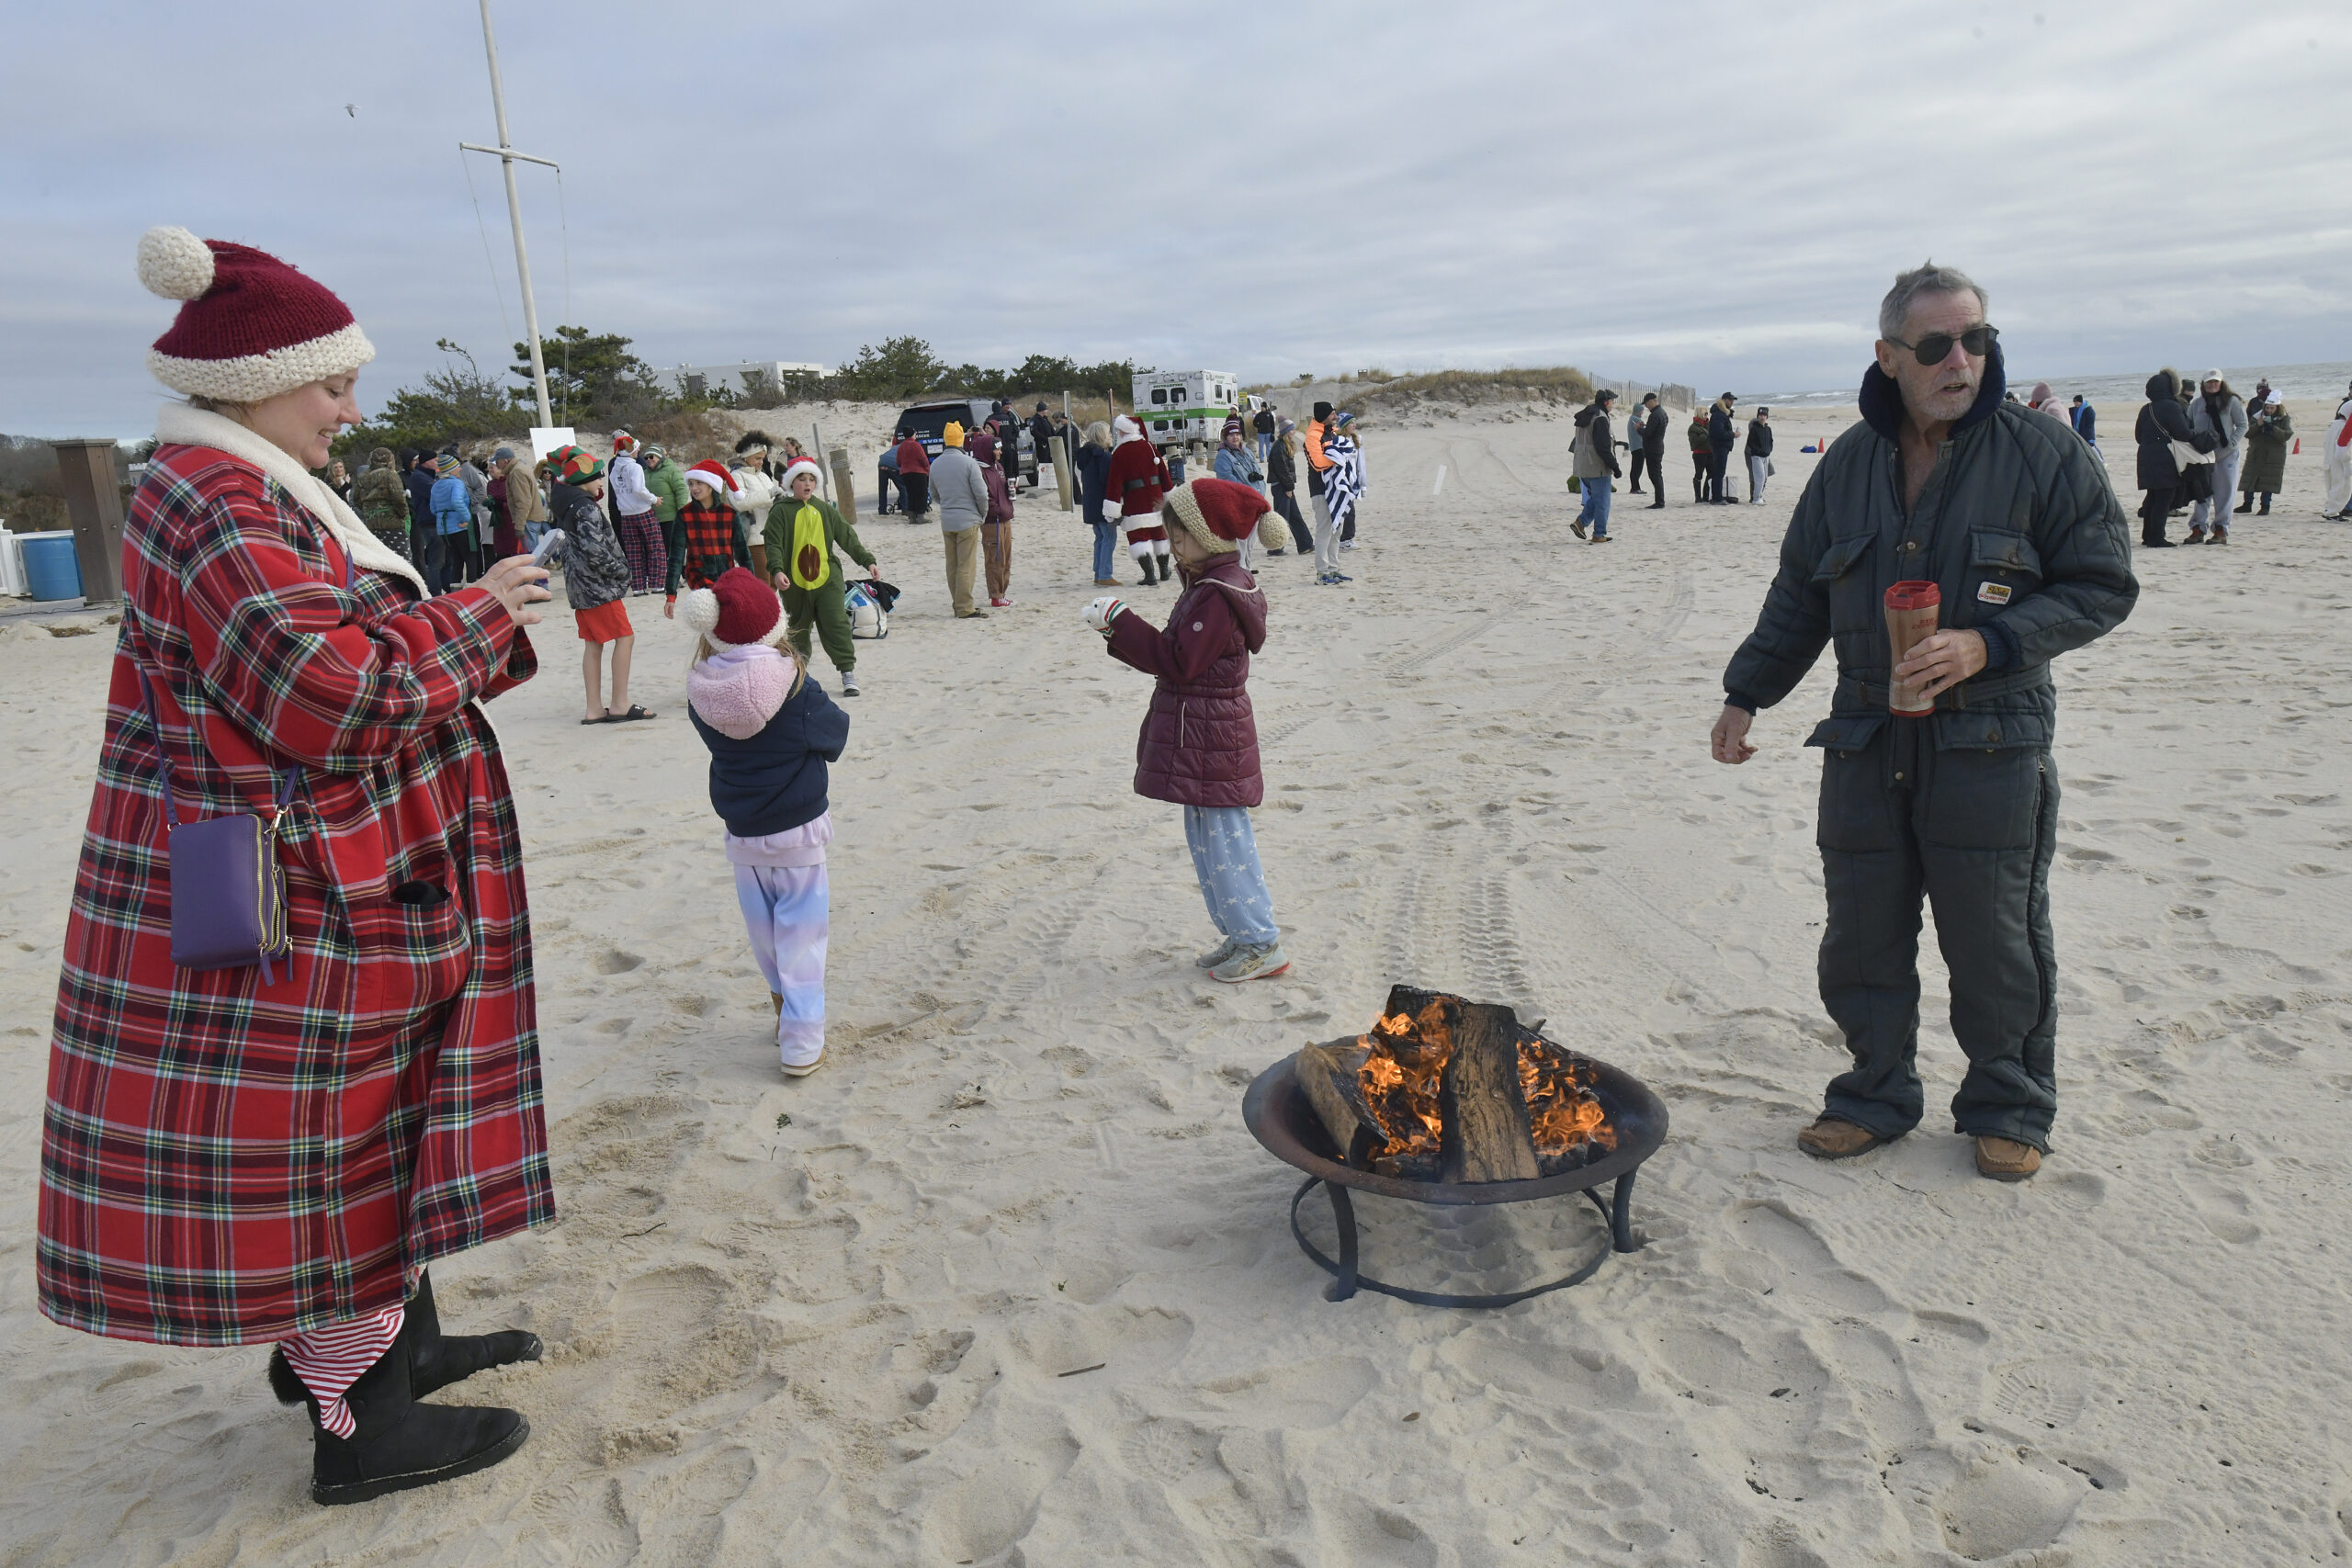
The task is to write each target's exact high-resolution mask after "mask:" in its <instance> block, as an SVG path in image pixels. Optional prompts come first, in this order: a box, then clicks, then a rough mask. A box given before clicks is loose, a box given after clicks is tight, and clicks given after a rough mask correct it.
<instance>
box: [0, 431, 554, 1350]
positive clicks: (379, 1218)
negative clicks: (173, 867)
mask: <svg viewBox="0 0 2352 1568" xmlns="http://www.w3.org/2000/svg"><path fill="white" fill-rule="evenodd" d="M343 581H344V556H343V551H342V548H341V547H340V545H339V544H338V543H337V542H336V541H335V540H334V538H333V537H332V536H331V535H330V533H329V531H328V530H327V529H326V528H325V527H323V526H322V525H320V524H319V523H318V522H317V521H316V520H314V519H313V518H312V517H311V513H308V512H307V511H305V510H304V509H303V508H302V507H301V506H300V504H299V503H297V502H295V501H294V500H293V498H292V497H290V496H289V495H288V493H287V492H286V491H284V490H282V489H281V488H280V486H279V485H278V483H277V481H276V480H275V479H270V478H268V477H267V476H266V475H265V474H263V473H262V472H260V471H259V470H258V469H256V468H253V467H251V466H249V465H247V464H245V463H243V462H242V461H239V460H237V459H234V458H232V457H228V456H227V455H225V454H223V453H221V452H219V451H215V450H211V449H209V448H206V447H200V446H163V447H160V448H158V449H157V451H156V452H155V454H154V457H153V460H152V466H151V468H150V469H149V472H148V476H147V479H146V481H145V483H144V484H142V485H141V488H140V491H139V493H138V495H137V497H136V498H135V499H134V500H133V502H132V503H131V514H130V523H129V525H128V526H127V528H126V531H125V538H124V545H123V592H124V598H125V600H126V602H127V604H128V606H129V613H127V614H126V615H124V617H123V624H122V630H121V633H120V636H119V639H118V641H117V644H116V649H115V660H114V675H113V681H112V684H111V686H110V688H109V690H108V693H107V725H106V739H105V743H104V746H103V748H102V750H101V752H100V755H99V761H98V780H97V788H96V797H95V798H94V799H93V801H92V802H91V807H90V820H89V828H88V831H87V834H86V836H85V839H84V841H83V847H82V861H81V867H80V871H79V874H77V875H76V877H75V879H74V903H73V908H72V912H71V915H70V917H69V919H68V921H67V925H66V932H65V963H64V971H63V975H62V978H61V981H60V984H59V987H58V1001H57V1018H56V1026H55V1034H54V1037H53V1040H52V1043H51V1056H50V1075H49V1099H48V1106H47V1115H46V1118H45V1121H44V1124H43V1128H42V1138H41V1193H40V1247H39V1255H38V1275H39V1285H40V1307H41V1311H42V1312H43V1313H45V1314H48V1315H49V1316H50V1317H51V1318H54V1319H56V1320H57V1321H58V1322H60V1323H63V1324H67V1325H72V1326H74V1327H76V1328H83V1329H87V1330H89V1331H90V1332H92V1333H96V1334H105V1335H111V1336H115V1337H120V1338H128V1339H145V1340H154V1341H161V1342H164V1343H169V1344H180V1345H228V1344H244V1343H252V1342H255V1341H262V1340H275V1339H282V1338H284V1337H288V1335H291V1334H294V1333H297V1332H300V1331H302V1330H305V1329H310V1328H313V1327H317V1326H319V1325H324V1324H327V1323H331V1322H335V1321H339V1320H348V1319H351V1318H355V1317H358V1316H361V1315H363V1314H368V1313H370V1312H374V1311H377V1310H379V1309H380V1308H383V1307H387V1306H391V1305H395V1304H397V1303H400V1302H401V1300H402V1299H403V1297H404V1296H405V1293H406V1292H405V1289H404V1286H405V1280H404V1277H403V1276H404V1270H405V1269H406V1268H407V1267H408V1266H411V1265H414V1264H420V1263H424V1262H425V1261H427V1260H428V1259H430V1258H435V1257H438V1256H440V1255H442V1254H445V1253H448V1252H453V1251H457V1250H458V1249H460V1248H463V1247H472V1246H475V1245H478V1244H480V1243H481V1242H485V1241H489V1240H491V1239H492V1238H494V1237H497V1236H502V1235H509V1234H511V1233H513V1232H515V1231H517V1230H521V1229H523V1228H524V1227H526V1226H529V1225H535V1224H544V1223H546V1222H548V1220H550V1219H552V1218H553V1217H554V1199H553V1194H552V1192H551V1190H550V1187H549V1184H548V1168H547V1131H546V1125H545V1120H544V1116H543V1112H542V1110H541V1103H540V1089H539V1066H538V1037H537V1013H536V1006H535V1001H534V997H533V992H532V985H531V949H530V923H529V912H528V910H527V908H526V903H525V896H524V889H523V868H522V854H521V843H520V840H519V835H518V833H517V830H516V826H515V810H514V806H513V803H512V800H511V798H510V791H509V786H508V784H507V780H506V772H505V769H504V767H503V764H502V763H501V761H500V759H499V754H498V743H497V739H496V737H495V736H494V735H493V734H492V730H491V728H490V725H489V723H488V721H487V720H485V719H484V718H483V717H482V716H481V712H480V711H479V710H478V709H477V708H476V707H474V706H473V701H474V699H476V698H480V697H489V696H494V695H496V694H499V693H501V692H503V691H506V690H508V689H509V688H511V687H513V686H514V685H515V684H516V683H518V682H522V681H524V680H526V679H528V678H529V676H530V675H531V674H532V672H533V671H534V670H535V669H536V668H537V660H536V658H535V657H534V655H533V653H532V650H531V646H530V643H529V641H528V639H527V638H526V637H524V636H523V635H522V634H521V633H520V632H519V631H518V630H516V629H515V626H513V624H512V622H511V621H510V620H509V619H508V617H507V615H506V613H505V611H504V610H503V608H502V607H501V606H500V604H498V602H497V600H496V599H495V598H494V597H493V596H492V595H491V594H490V593H488V592H484V591H482V590H481V589H466V590H463V591H461V592H455V593H449V594H445V595H443V596H441V597H439V598H435V599H423V598H421V596H420V595H419V594H418V593H417V592H416V590H415V588H414V587H413V584H411V583H410V582H408V581H406V580H404V579H401V578H397V577H393V576H391V575H390V574H387V573H379V572H373V571H367V570H361V571H359V572H357V573H356V580H355V581H354V582H353V584H352V587H351V589H350V591H349V592H345V589H344V588H343V586H342V584H343ZM134 665H135V668H134ZM137 670H144V671H146V672H147V675H148V679H149V681H150V682H151V683H152V684H153V688H154V691H155V698H156V704H157V706H158V708H159V709H160V715H159V716H160V719H161V723H162V728H163V731H164V744H165V745H168V746H169V747H170V748H171V750H172V761H173V767H174V770H175V773H176V775H177V779H178V782H179V786H180V796H179V800H178V815H179V816H180V818H185V819H187V820H197V819H199V818H209V817H215V816H220V815H222V814H225V813H229V812H235V811H259V812H262V813H264V814H265V815H266V812H267V803H268V801H269V798H270V795H271V788H270V773H269V770H270V769H271V768H285V767H288V766H296V765H299V766H300V768H301V769H302V770H303V773H302V784H301V787H300V790H299V791H298V793H297V795H296V798H295V808H294V813H293V817H292V819H291V821H290V822H289V823H288V829H287V831H286V834H285V836H284V838H283V839H282V840H281V847H280V850H279V852H278V858H279V861H280V863H281V864H282V865H284V867H285V870H286V879H287V888H288V906H289V908H288V927H289V930H290V931H291V932H292V935H293V941H294V954H293V960H292V966H291V975H290V977H289V976H288V971H287V969H286V968H285V967H283V966H281V967H280V968H279V970H278V979H277V984H276V985H273V986H265V985H263V984H262V979H261V972H260V971H259V970H258V969H229V970H220V971H215V972H209V973H196V972H192V971H187V970H179V969H175V967H174V965H173V964H172V961H171V947H170V930H171V895H170V881H169V874H168V869H167V866H166V864H165V857H164V834H165V831H166V822H165V816H164V801H163V799H162V795H163V784H162V779H161V773H160V770H159V768H158V766H157V756H156V733H155V728H154V727H153V726H152V725H151V724H150V723H149V722H148V719H147V716H146V714H145V711H144V710H143V708H142V707H141V702H140V691H139V681H138V675H137V673H136V671H137ZM191 727H193V731H194V732H193V733H192V728H191ZM197 733H200V734H201V737H202V744H201V745H199V744H198V743H197V740H196V734H197ZM419 881H421V882H429V883H434V884H436V885H439V886H443V887H445V888H447V891H448V892H449V893H450V895H451V897H449V898H448V900H447V901H446V902H444V903H442V904H440V905H439V906H438V907H436V908H417V907H414V906H412V905H409V904H403V903H401V902H396V901H394V900H393V899H392V898H391V897H390V896H389V892H390V888H391V887H393V886H398V885H400V884H401V883H404V882H419Z"/></svg>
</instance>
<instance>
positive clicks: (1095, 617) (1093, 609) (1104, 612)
mask: <svg viewBox="0 0 2352 1568" xmlns="http://www.w3.org/2000/svg"><path fill="white" fill-rule="evenodd" d="M1126 607H1127V602H1126V601H1125V599H1120V598H1116V597H1114V596H1113V595H1111V594H1108V593H1106V594H1104V595H1103V597H1102V598H1100V599H1097V600H1096V601H1094V603H1093V604H1089V605H1088V606H1087V607H1086V624H1087V625H1088V626H1091V627H1092V628H1093V629H1094V630H1096V631H1098V632H1101V633H1102V634H1103V636H1104V637H1109V636H1110V635H1111V623H1112V622H1113V621H1115V620H1117V619H1118V618H1119V612H1120V611H1122V610H1124V609H1125V608H1126Z"/></svg>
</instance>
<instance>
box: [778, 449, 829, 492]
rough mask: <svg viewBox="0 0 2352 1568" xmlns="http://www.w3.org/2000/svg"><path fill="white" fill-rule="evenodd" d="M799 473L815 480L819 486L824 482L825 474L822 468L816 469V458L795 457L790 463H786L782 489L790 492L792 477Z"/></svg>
mask: <svg viewBox="0 0 2352 1568" xmlns="http://www.w3.org/2000/svg"><path fill="white" fill-rule="evenodd" d="M799 473H806V474H807V475H808V476H809V478H810V479H815V480H816V481H817V482H818V483H819V484H822V483H824V482H825V472H824V470H823V469H822V468H819V467H817V459H816V458H814V457H795V458H794V459H792V461H791V462H789V463H786V465H785V466H784V488H785V489H786V490H790V489H791V488H792V479H793V476H794V475H796V474H799Z"/></svg>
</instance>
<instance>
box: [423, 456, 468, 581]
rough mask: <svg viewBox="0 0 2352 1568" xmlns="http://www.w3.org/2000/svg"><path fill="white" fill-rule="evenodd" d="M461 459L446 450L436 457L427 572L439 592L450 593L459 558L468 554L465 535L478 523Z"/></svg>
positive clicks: (426, 564) (428, 579) (425, 573)
mask: <svg viewBox="0 0 2352 1568" xmlns="http://www.w3.org/2000/svg"><path fill="white" fill-rule="evenodd" d="M433 471H434V473H435V475H437V476H438V477H437V478H435V479H434V481H433V491H432V507H433V539H432V542H431V543H430V544H429V545H427V546H426V550H427V552H428V553H427V554H426V557H425V561H424V576H425V580H426V581H427V582H429V583H430V584H431V585H432V589H433V592H435V593H447V592H449V589H450V587H451V582H450V579H451V578H452V577H453V576H455V575H457V573H458V564H457V563H458V562H459V561H462V560H463V559H464V556H465V537H464V536H466V535H468V534H469V533H470V532H471V531H472V529H473V525H474V498H473V492H472V491H469V490H468V489H467V488H466V481H465V480H464V479H462V478H460V477H459V476H458V459H457V458H455V457H450V456H449V455H448V454H447V453H446V452H445V453H443V454H442V455H441V456H440V457H436V458H435V459H434V462H433Z"/></svg>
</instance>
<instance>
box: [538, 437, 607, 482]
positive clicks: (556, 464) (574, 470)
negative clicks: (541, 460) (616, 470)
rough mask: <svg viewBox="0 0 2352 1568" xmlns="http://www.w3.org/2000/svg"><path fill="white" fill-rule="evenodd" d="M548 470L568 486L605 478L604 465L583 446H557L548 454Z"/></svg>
mask: <svg viewBox="0 0 2352 1568" xmlns="http://www.w3.org/2000/svg"><path fill="white" fill-rule="evenodd" d="M547 463H548V468H549V469H550V470H551V471H552V472H553V473H554V474H555V477H556V478H557V479H560V480H561V481H562V482H563V483H565V484H568V485H584V484H591V483H594V481H595V480H597V479H603V478H604V477H605V465H604V463H603V461H602V460H601V459H599V458H598V457H597V456H596V454H594V452H591V451H589V450H588V449H587V448H586V447H584V446H559V447H557V448H556V449H555V450H554V451H552V452H550V453H548V457H547Z"/></svg>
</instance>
